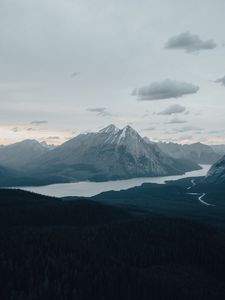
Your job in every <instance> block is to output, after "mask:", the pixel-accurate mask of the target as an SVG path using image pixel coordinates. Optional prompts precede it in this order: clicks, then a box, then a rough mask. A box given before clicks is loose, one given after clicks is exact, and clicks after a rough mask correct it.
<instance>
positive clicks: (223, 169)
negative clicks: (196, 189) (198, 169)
mask: <svg viewBox="0 0 225 300" xmlns="http://www.w3.org/2000/svg"><path fill="white" fill-rule="evenodd" d="M204 182H205V183H215V184H221V183H222V184H224V183H225V156H223V157H222V158H221V159H220V160H218V161H217V162H216V163H215V164H214V165H213V166H212V167H211V168H210V170H209V172H208V174H207V175H206V177H205V179H204Z"/></svg>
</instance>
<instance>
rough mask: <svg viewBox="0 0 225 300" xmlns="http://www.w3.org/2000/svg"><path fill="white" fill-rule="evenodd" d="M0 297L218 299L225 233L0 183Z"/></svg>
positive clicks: (224, 290)
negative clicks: (46, 195)
mask: <svg viewBox="0 0 225 300" xmlns="http://www.w3.org/2000/svg"><path fill="white" fill-rule="evenodd" d="M0 225H1V227H0V241H1V242H0V296H1V297H0V298H1V299H2V300H39V299H42V300H48V299H55V300H73V299H82V300H86V299H87V300H89V299H107V300H108V299H109V300H111V299H113V300H114V299H123V300H124V299H138V300H140V299H223V298H224V297H225V283H224V282H225V256H224V250H225V233H224V231H223V230H218V229H217V228H214V227H212V226H209V225H201V224H198V223H197V222H193V221H187V220H182V219H179V218H175V217H165V216H160V215H157V214H155V213H151V212H146V211H142V210H136V209H128V208H126V207H125V206H124V207H123V208H119V207H112V206H108V205H104V204H99V203H96V202H94V201H90V200H85V199H82V200H76V201H62V200H60V199H56V198H50V197H44V196H40V195H36V194H32V193H28V192H22V191H19V190H0Z"/></svg>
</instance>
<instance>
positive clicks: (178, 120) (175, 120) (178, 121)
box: [167, 118, 187, 124]
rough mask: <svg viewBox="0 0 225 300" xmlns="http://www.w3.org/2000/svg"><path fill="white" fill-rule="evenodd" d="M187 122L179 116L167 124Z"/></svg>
mask: <svg viewBox="0 0 225 300" xmlns="http://www.w3.org/2000/svg"><path fill="white" fill-rule="evenodd" d="M186 122H187V121H186V120H180V119H178V118H173V119H172V120H170V121H169V122H168V123H167V124H183V123H186Z"/></svg>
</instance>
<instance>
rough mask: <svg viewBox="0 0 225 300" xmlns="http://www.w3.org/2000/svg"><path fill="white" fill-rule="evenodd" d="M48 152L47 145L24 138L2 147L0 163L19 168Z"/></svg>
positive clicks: (0, 149)
mask: <svg viewBox="0 0 225 300" xmlns="http://www.w3.org/2000/svg"><path fill="white" fill-rule="evenodd" d="M46 152H48V149H47V147H45V146H43V144H41V143H39V142H38V141H36V140H24V141H22V142H18V143H15V144H11V145H7V146H4V147H1V148H0V165H2V166H5V167H9V168H14V169H19V168H22V167H25V166H26V165H28V164H30V163H31V162H33V161H34V160H35V159H37V158H38V157H39V156H40V155H42V154H44V153H46Z"/></svg>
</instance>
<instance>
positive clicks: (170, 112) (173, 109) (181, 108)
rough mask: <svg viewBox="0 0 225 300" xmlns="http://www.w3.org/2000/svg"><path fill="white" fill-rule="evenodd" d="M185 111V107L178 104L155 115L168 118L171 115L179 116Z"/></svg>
mask: <svg viewBox="0 0 225 300" xmlns="http://www.w3.org/2000/svg"><path fill="white" fill-rule="evenodd" d="M185 111H186V107H185V106H182V105H179V104H172V105H170V106H169V107H167V108H166V109H164V110H162V111H160V112H158V113H157V115H164V116H169V115H173V114H181V113H184V112H185Z"/></svg>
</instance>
